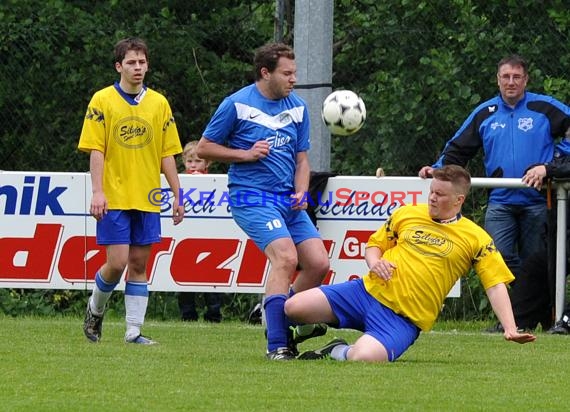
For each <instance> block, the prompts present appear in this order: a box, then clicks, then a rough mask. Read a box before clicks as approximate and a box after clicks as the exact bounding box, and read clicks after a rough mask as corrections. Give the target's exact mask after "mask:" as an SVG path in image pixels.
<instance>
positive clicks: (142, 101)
mask: <svg viewBox="0 0 570 412" xmlns="http://www.w3.org/2000/svg"><path fill="white" fill-rule="evenodd" d="M115 70H116V71H117V72H118V73H119V74H120V76H121V78H120V81H118V82H115V84H114V85H112V86H109V87H107V88H105V89H102V90H99V91H98V92H96V93H95V94H94V95H93V97H92V99H91V101H90V102H89V106H88V108H87V114H86V116H85V120H84V122H83V130H82V131H81V137H80V140H79V149H80V150H82V151H85V152H88V153H89V154H90V172H91V182H92V186H93V188H92V189H93V195H92V198H91V205H90V213H91V214H92V215H93V217H95V219H97V243H98V244H99V245H105V246H106V252H107V262H106V263H105V264H104V265H103V266H102V267H101V268H100V269H99V270H98V271H97V273H96V275H95V284H94V286H93V293H92V294H91V297H90V299H89V301H88V303H87V312H86V315H85V321H84V323H83V332H84V333H85V336H86V337H87V338H88V339H89V340H90V341H93V342H98V341H99V340H100V339H101V329H102V324H103V315H104V313H105V306H106V304H107V301H108V300H109V298H110V296H111V293H112V292H113V290H114V289H115V287H116V286H117V285H118V283H119V281H120V280H121V277H122V275H123V272H124V271H125V268H126V269H127V279H126V284H125V312H126V316H125V318H126V323H127V328H126V333H125V341H126V342H128V343H137V344H145V345H150V344H154V343H156V342H155V341H153V340H152V339H150V338H148V337H145V336H143V335H141V331H140V329H141V327H142V325H143V323H144V318H145V315H146V308H147V304H148V288H147V276H146V265H147V261H148V258H149V255H150V249H151V245H152V243H157V242H160V207H159V206H158V205H157V204H156V202H154V203H151V201H150V194H151V193H152V192H153V190H155V189H156V188H160V187H161V184H160V172H161V171H162V172H163V173H164V175H165V177H166V180H167V181H168V184H169V185H170V188H171V190H172V192H173V193H174V204H173V220H174V224H178V223H180V222H181V221H182V219H183V217H184V207H183V206H182V205H180V204H179V189H180V182H179V180H178V172H177V170H176V162H175V160H174V155H176V154H178V153H180V152H182V147H181V145H180V139H179V137H178V131H177V130H176V124H175V123H174V118H173V117H172V111H171V109H170V105H169V104H168V101H167V100H166V98H165V97H164V96H163V95H161V94H160V93H157V92H155V91H153V90H151V89H149V88H147V87H146V86H145V85H144V84H143V81H144V77H145V74H146V72H147V70H148V48H147V45H146V44H145V43H144V42H143V41H142V40H141V39H138V38H128V39H124V40H121V41H119V42H118V43H117V44H116V46H115Z"/></svg>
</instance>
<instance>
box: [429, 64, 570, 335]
mask: <svg viewBox="0 0 570 412" xmlns="http://www.w3.org/2000/svg"><path fill="white" fill-rule="evenodd" d="M528 81H529V76H528V67H527V63H526V61H525V60H524V59H523V58H521V57H520V56H517V55H513V56H508V57H505V58H503V59H502V60H501V61H499V63H498V68H497V84H498V86H499V92H500V93H499V95H498V96H496V97H494V98H492V99H489V100H487V101H486V102H484V103H482V104H480V105H479V106H478V107H477V108H476V109H475V110H474V111H473V112H472V113H471V114H470V115H469V117H468V118H467V119H466V120H465V122H464V123H463V125H462V126H461V128H460V129H459V130H458V131H457V133H456V134H455V136H453V137H452V138H451V139H450V140H449V141H448V142H447V144H446V145H445V147H444V149H443V152H442V154H441V156H440V158H439V159H438V160H437V161H436V162H435V164H433V165H432V166H425V167H423V168H422V169H421V170H420V172H419V175H420V176H421V177H429V176H431V173H432V171H433V169H434V168H440V167H442V166H444V165H448V164H457V165H460V166H465V165H466V164H467V162H468V161H469V160H470V159H471V158H473V156H474V155H475V154H476V153H477V152H478V151H479V150H480V149H482V150H483V152H484V163H485V171H486V174H487V176H489V177H505V178H519V179H520V178H522V177H523V175H524V174H525V170H526V169H527V168H528V167H529V166H530V165H533V164H537V163H539V164H540V163H546V162H550V161H552V159H553V156H554V155H555V153H557V154H561V155H568V154H570V141H568V140H567V139H564V137H565V134H566V133H567V131H568V129H569V128H570V108H569V107H568V106H566V105H564V104H563V103H561V102H559V101H558V100H556V99H554V98H553V97H550V96H545V95H541V94H536V93H531V92H529V91H527V90H526V87H527V83H528ZM559 139H562V140H560V141H559V142H558V140H559ZM546 215H547V211H546V201H545V198H544V196H543V195H542V194H541V193H539V192H538V191H535V190H529V189H508V188H494V189H492V190H491V191H490V195H489V199H488V204H487V211H486V215H485V229H486V230H487V231H488V232H489V234H490V235H491V237H492V238H493V239H494V241H495V244H496V245H497V248H498V249H499V251H500V252H501V254H502V255H503V257H504V259H505V261H506V263H507V265H508V266H509V268H510V269H511V271H512V272H513V274H514V275H515V278H516V277H517V276H519V274H520V272H521V262H523V261H524V260H526V259H528V258H529V257H530V256H531V255H533V254H534V253H546V251H545V248H544V244H545V242H544V239H545V236H546ZM538 294H539V291H537V290H536V289H534V290H532V289H527V288H525V287H524V286H523V285H522V283H520V284H518V283H517V282H516V281H515V282H513V285H512V289H511V299H512V303H513V310H514V312H515V319H516V321H517V324H518V325H519V327H521V328H526V329H531V330H532V329H534V328H535V327H536V326H537V325H538V324H539V323H540V324H541V325H542V328H543V329H547V328H548V327H550V324H551V323H552V313H551V310H550V308H549V307H548V305H546V306H544V305H542V307H539V308H533V307H531V306H529V305H528V304H521V303H522V302H529V301H532V300H535V301H539V300H544V299H543V297H542V296H539V295H538ZM547 299H548V297H547ZM488 331H491V332H502V327H501V325H500V323H497V324H496V325H495V326H494V327H492V328H490V329H488Z"/></svg>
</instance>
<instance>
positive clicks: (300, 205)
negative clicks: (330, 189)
mask: <svg viewBox="0 0 570 412" xmlns="http://www.w3.org/2000/svg"><path fill="white" fill-rule="evenodd" d="M310 178H311V165H310V164H309V156H308V155H307V152H297V157H296V166H295V182H294V185H295V194H294V195H293V196H292V199H293V205H292V208H293V209H296V210H299V209H306V208H307V202H306V200H307V194H308V193H309V180H310Z"/></svg>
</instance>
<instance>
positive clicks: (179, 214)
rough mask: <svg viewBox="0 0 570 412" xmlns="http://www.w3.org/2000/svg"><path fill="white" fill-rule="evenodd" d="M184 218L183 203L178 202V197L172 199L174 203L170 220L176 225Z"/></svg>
mask: <svg viewBox="0 0 570 412" xmlns="http://www.w3.org/2000/svg"><path fill="white" fill-rule="evenodd" d="M182 220H184V205H181V204H179V202H178V199H174V204H173V205H172V221H173V222H174V225H175V226H176V225H177V224H179V223H180V222H182Z"/></svg>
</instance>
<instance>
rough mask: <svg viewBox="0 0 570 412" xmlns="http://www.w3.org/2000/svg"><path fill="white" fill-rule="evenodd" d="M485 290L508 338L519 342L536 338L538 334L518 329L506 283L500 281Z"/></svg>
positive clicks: (531, 340)
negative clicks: (521, 331) (522, 331)
mask: <svg viewBox="0 0 570 412" xmlns="http://www.w3.org/2000/svg"><path fill="white" fill-rule="evenodd" d="M485 292H486V293H487V296H488V297H489V302H491V306H492V307H493V311H494V312H495V315H497V318H498V319H499V322H501V325H503V329H504V330H505V334H504V336H505V339H506V340H510V341H513V342H517V343H527V342H533V341H534V340H536V336H534V335H533V334H531V333H519V332H518V331H517V325H516V324H515V317H514V315H513V310H512V307H511V300H510V298H509V293H508V292H507V287H506V286H505V284H504V283H498V284H496V285H495V286H491V287H490V288H488V289H487V290H486V291H485Z"/></svg>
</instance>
